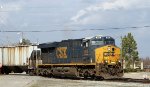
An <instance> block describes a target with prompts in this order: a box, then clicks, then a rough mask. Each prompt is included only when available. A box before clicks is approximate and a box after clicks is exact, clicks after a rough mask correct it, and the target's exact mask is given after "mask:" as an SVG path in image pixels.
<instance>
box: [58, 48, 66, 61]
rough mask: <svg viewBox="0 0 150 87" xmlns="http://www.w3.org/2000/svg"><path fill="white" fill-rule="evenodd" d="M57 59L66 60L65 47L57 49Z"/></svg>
mask: <svg viewBox="0 0 150 87" xmlns="http://www.w3.org/2000/svg"><path fill="white" fill-rule="evenodd" d="M56 57H57V58H67V47H58V48H57V49H56Z"/></svg>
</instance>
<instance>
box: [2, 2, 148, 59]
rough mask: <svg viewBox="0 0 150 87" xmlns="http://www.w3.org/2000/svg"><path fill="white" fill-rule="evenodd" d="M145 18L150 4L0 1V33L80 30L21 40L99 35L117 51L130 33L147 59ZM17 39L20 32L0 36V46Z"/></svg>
mask: <svg viewBox="0 0 150 87" xmlns="http://www.w3.org/2000/svg"><path fill="white" fill-rule="evenodd" d="M149 15H150V0H44V1H43V0H0V31H14V30H15V31H38V30H39V31H48V30H82V29H84V31H55V32H24V33H23V37H24V38H27V39H29V40H30V41H31V42H32V43H36V42H38V43H44V42H53V41H61V40H64V39H77V38H84V37H91V36H96V35H103V36H112V37H114V38H115V39H116V45H117V46H119V47H120V44H121V40H120V37H121V36H122V37H123V36H125V35H127V34H128V33H129V32H131V33H132V35H133V36H134V39H135V40H136V41H137V46H138V51H139V56H140V57H142V58H144V57H150V53H149V49H150V46H149V44H150V36H149V35H150V32H149V29H150V27H144V26H150V17H149ZM130 27H139V28H137V29H135V28H130ZM112 28H122V29H112ZM86 29H87V30H86ZM89 29H104V30H93V31H90V30H89ZM21 37H22V34H21V33H20V32H0V45H9V44H12V43H18V42H19V40H20V38H21Z"/></svg>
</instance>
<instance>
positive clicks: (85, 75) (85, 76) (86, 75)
mask: <svg viewBox="0 0 150 87" xmlns="http://www.w3.org/2000/svg"><path fill="white" fill-rule="evenodd" d="M88 76H89V73H88V71H85V73H84V79H87V78H88Z"/></svg>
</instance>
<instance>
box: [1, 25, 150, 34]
mask: <svg viewBox="0 0 150 87" xmlns="http://www.w3.org/2000/svg"><path fill="white" fill-rule="evenodd" d="M149 27H150V26H142V27H138V26H133V27H122V28H121V27H114V28H95V29H61V30H29V31H25V30H0V32H11V33H13V32H62V31H101V30H123V29H141V28H149Z"/></svg>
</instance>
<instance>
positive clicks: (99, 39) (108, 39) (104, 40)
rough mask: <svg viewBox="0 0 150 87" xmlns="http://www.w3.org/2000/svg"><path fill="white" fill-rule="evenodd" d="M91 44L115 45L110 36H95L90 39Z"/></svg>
mask: <svg viewBox="0 0 150 87" xmlns="http://www.w3.org/2000/svg"><path fill="white" fill-rule="evenodd" d="M91 45H97V46H102V45H115V40H114V39H113V38H112V37H109V36H107V37H96V38H94V39H92V40H91Z"/></svg>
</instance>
